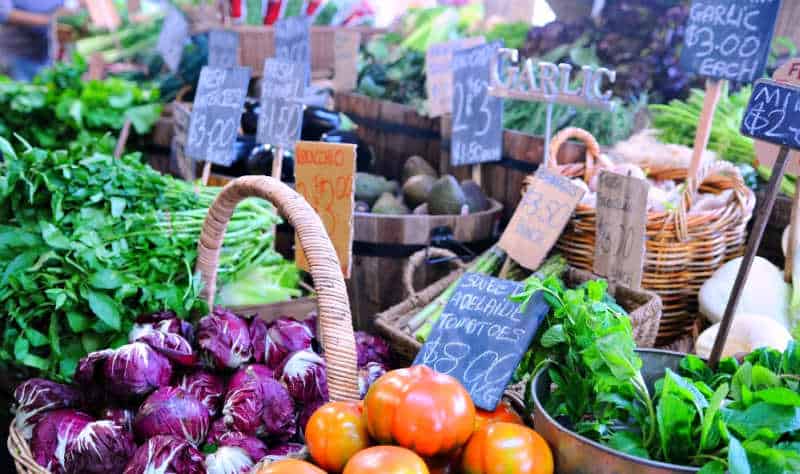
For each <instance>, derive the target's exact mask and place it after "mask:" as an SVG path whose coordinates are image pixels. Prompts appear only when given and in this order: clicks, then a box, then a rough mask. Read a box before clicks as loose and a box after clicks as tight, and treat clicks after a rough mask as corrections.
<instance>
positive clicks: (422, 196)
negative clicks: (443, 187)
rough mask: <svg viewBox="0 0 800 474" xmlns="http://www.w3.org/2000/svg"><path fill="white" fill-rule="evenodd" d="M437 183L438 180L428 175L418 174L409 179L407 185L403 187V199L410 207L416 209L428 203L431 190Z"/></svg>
mask: <svg viewBox="0 0 800 474" xmlns="http://www.w3.org/2000/svg"><path fill="white" fill-rule="evenodd" d="M435 182H436V178H434V177H433V176H428V175H427V174H418V175H416V176H412V177H410V178H408V181H406V184H404V185H403V199H405V201H406V204H408V207H411V208H414V207H417V206H419V205H420V204H422V203H425V202H428V197H429V196H430V194H431V188H433V183H435Z"/></svg>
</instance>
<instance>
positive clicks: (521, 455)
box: [461, 421, 553, 474]
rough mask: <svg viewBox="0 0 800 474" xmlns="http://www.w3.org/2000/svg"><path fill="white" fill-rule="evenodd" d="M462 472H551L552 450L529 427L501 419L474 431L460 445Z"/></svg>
mask: <svg viewBox="0 0 800 474" xmlns="http://www.w3.org/2000/svg"><path fill="white" fill-rule="evenodd" d="M461 472H462V474H553V453H552V452H551V451H550V447H549V446H548V445H547V442H546V441H545V440H544V438H542V437H541V436H539V433H537V432H535V431H533V430H532V429H530V428H528V427H526V426H522V425H517V424H514V423H505V422H502V421H499V422H496V423H488V424H486V425H484V427H483V428H481V429H480V430H478V431H476V432H475V434H474V435H472V438H470V440H469V443H467V447H466V448H464V456H463V457H462V458H461Z"/></svg>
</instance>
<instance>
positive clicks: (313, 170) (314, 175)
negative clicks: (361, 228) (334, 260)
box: [294, 141, 356, 278]
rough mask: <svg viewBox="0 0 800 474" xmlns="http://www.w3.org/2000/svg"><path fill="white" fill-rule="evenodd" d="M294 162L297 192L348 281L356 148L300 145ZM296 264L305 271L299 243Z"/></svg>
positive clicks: (312, 143) (338, 145)
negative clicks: (315, 216) (314, 214)
mask: <svg viewBox="0 0 800 474" xmlns="http://www.w3.org/2000/svg"><path fill="white" fill-rule="evenodd" d="M294 159H295V165H294V177H295V186H296V188H297V192H298V193H300V194H301V195H302V196H303V197H304V198H306V200H307V201H308V202H309V204H311V207H313V208H314V210H315V211H316V212H317V214H319V216H320V218H321V219H322V223H323V224H324V225H325V230H327V231H328V237H330V239H331V241H332V242H333V247H334V248H335V249H336V255H337V256H338V257H339V263H340V264H341V267H342V273H343V274H344V277H345V278H349V277H350V267H351V260H352V259H351V255H352V253H353V208H354V206H355V204H354V195H355V186H354V179H355V172H356V146H355V145H351V144H338V143H320V142H303V141H301V142H297V145H295V158H294ZM295 241H297V239H295ZM295 260H296V261H297V266H298V267H300V268H302V269H303V270H308V262H307V261H306V257H305V254H304V253H303V249H302V248H301V246H300V245H299V243H298V244H297V245H295Z"/></svg>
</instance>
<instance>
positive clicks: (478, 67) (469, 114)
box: [450, 42, 503, 166]
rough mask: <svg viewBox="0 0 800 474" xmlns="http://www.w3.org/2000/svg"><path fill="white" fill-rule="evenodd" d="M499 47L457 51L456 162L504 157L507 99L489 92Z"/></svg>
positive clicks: (453, 143)
mask: <svg viewBox="0 0 800 474" xmlns="http://www.w3.org/2000/svg"><path fill="white" fill-rule="evenodd" d="M499 49H500V43H499V42H494V43H490V44H485V45H481V46H475V47H474V48H469V49H463V50H460V51H456V52H454V53H453V134H452V138H451V140H450V161H451V163H452V164H453V166H459V165H474V164H479V163H489V162H492V161H500V160H501V159H502V158H503V99H500V98H498V97H493V96H491V95H489V65H490V64H491V63H492V58H494V57H495V55H496V54H497V51H498V50H499Z"/></svg>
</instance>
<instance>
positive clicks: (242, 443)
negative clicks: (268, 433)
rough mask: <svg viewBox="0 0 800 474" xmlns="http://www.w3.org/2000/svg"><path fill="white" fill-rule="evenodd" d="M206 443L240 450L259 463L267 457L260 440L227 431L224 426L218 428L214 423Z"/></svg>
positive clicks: (265, 448)
mask: <svg viewBox="0 0 800 474" xmlns="http://www.w3.org/2000/svg"><path fill="white" fill-rule="evenodd" d="M220 428H222V429H220ZM206 443H209V444H215V445H217V446H232V447H236V448H242V449H244V450H245V452H246V453H247V455H248V456H250V459H252V460H253V461H259V460H261V458H263V457H264V456H266V455H267V445H265V444H264V442H263V441H261V440H260V439H258V438H256V437H254V436H248V435H246V434H244V433H240V432H239V431H227V428H225V426H224V424H223V425H222V426H221V427H220V426H219V425H218V424H217V423H216V422H214V423H213V424H212V425H211V430H210V431H209V433H208V439H206Z"/></svg>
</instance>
